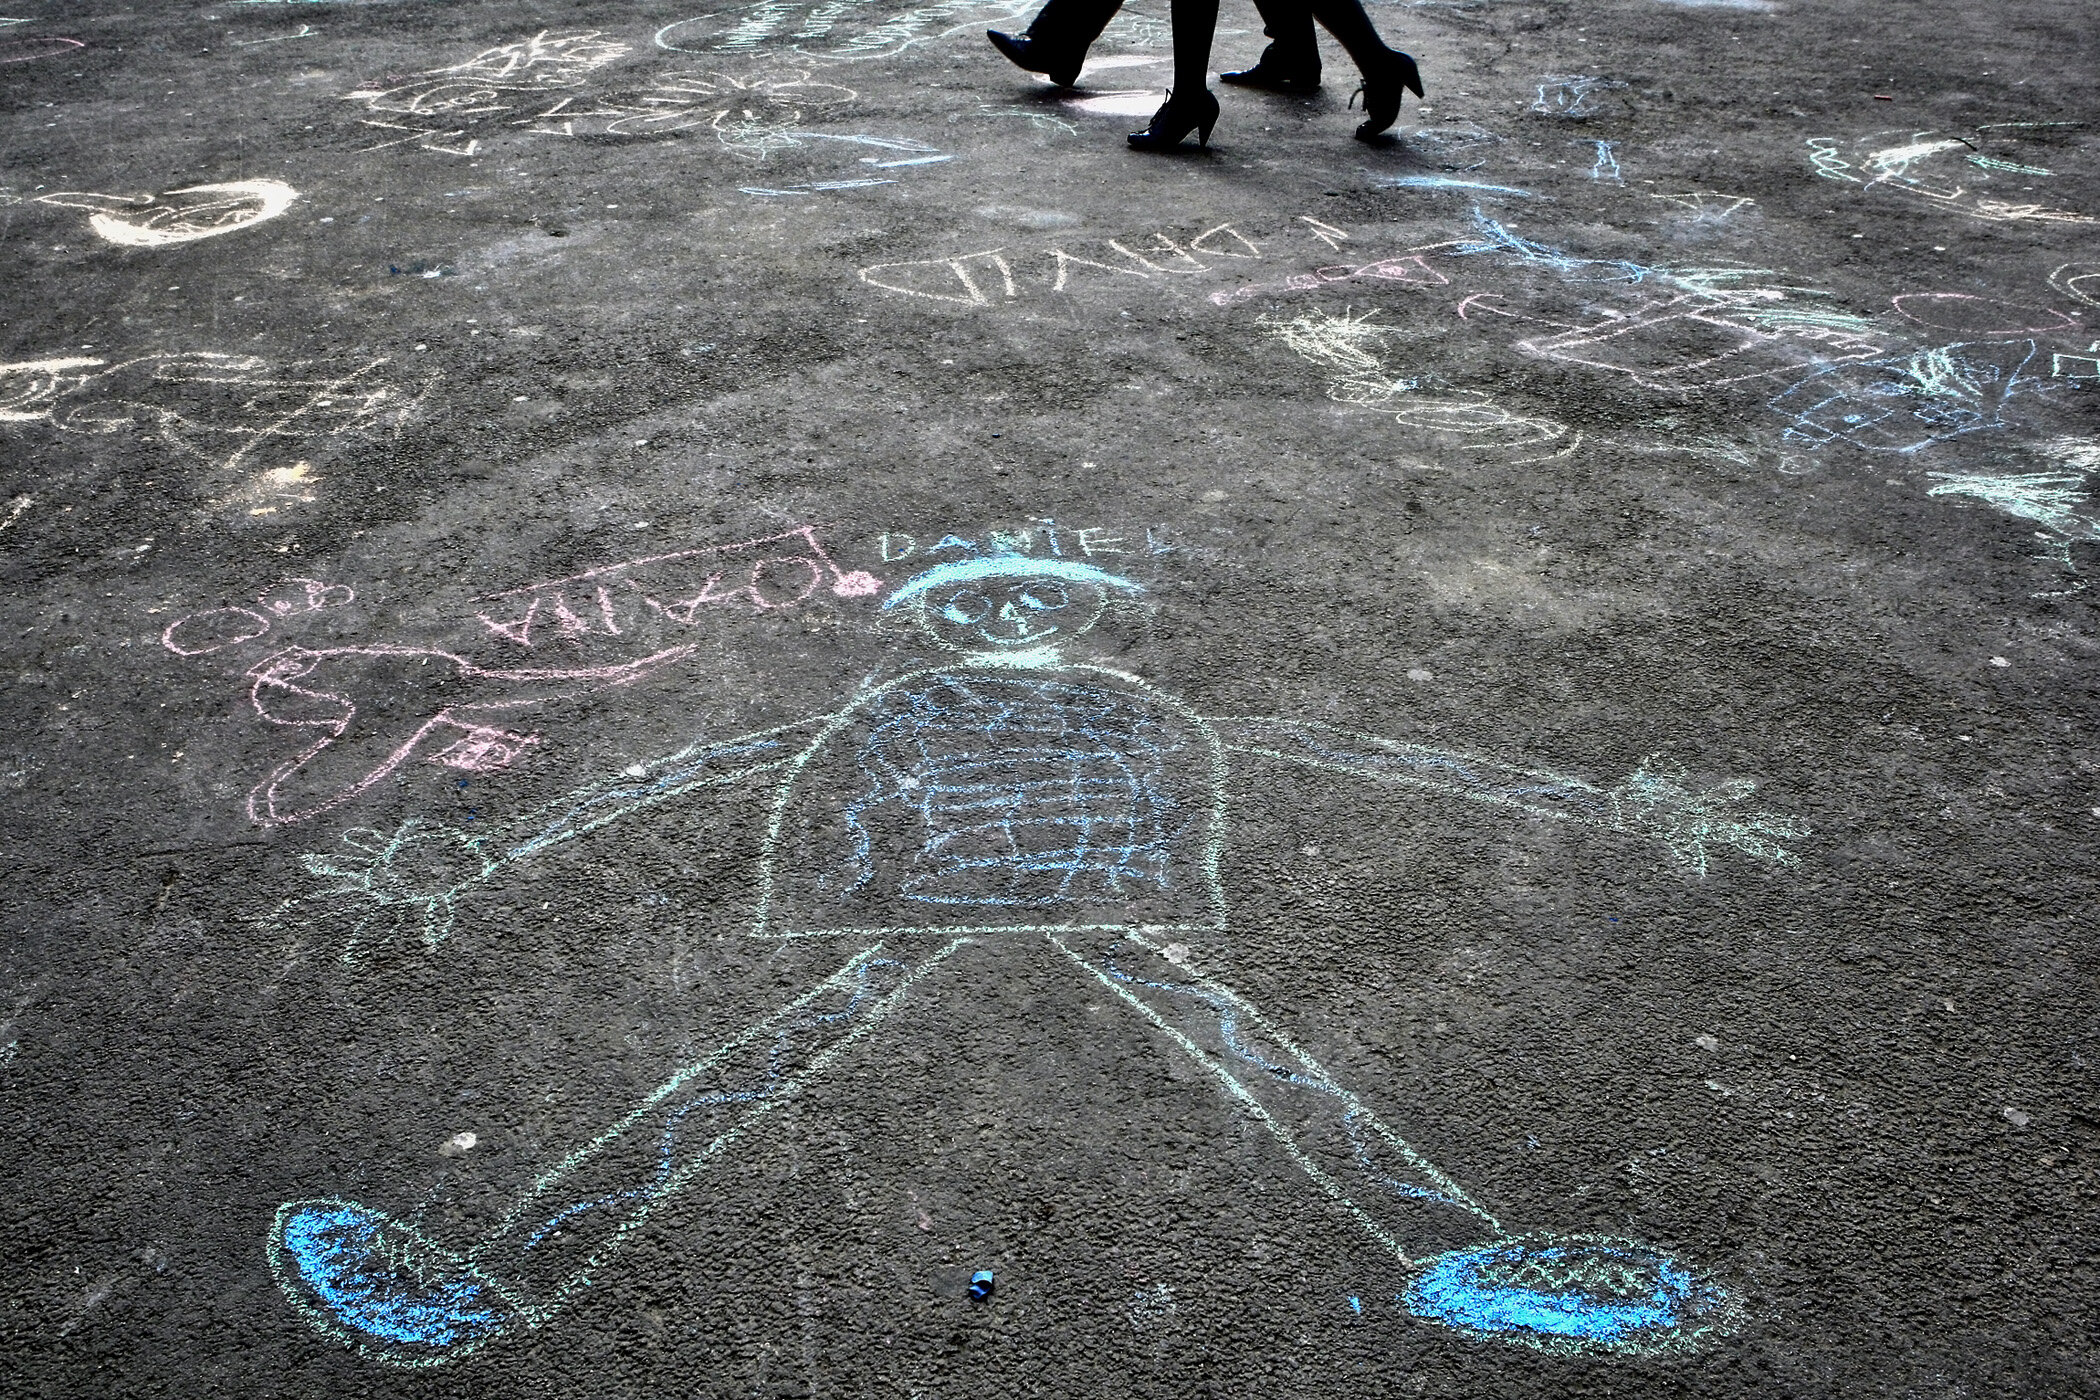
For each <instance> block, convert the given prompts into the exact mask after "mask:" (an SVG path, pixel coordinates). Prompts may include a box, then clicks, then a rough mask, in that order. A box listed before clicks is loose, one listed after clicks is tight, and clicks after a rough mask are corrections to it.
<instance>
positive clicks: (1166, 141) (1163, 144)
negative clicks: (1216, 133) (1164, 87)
mask: <svg viewBox="0 0 2100 1400" xmlns="http://www.w3.org/2000/svg"><path fill="white" fill-rule="evenodd" d="M1217 124H1218V99H1217V98H1216V97H1215V96H1213V95H1212V94H1211V93H1210V92H1208V91H1205V92H1203V93H1201V94H1200V95H1198V96H1196V97H1193V98H1188V99H1184V100H1181V101H1176V100H1175V97H1174V94H1173V93H1171V92H1170V93H1168V94H1167V100H1166V103H1165V104H1164V105H1163V106H1161V108H1160V109H1159V110H1158V111H1157V112H1154V113H1153V114H1152V123H1151V125H1149V126H1147V127H1146V128H1145V129H1144V130H1143V131H1133V132H1131V133H1130V144H1131V145H1132V146H1133V147H1135V148H1136V149H1138V150H1140V151H1171V150H1173V149H1174V148H1175V147H1177V146H1179V145H1180V144H1181V143H1182V142H1183V141H1185V140H1187V139H1188V134H1189V133H1190V132H1192V131H1193V132H1195V133H1196V144H1197V145H1199V146H1208V145H1209V144H1210V129H1211V128H1212V127H1214V126H1216V125H1217Z"/></svg>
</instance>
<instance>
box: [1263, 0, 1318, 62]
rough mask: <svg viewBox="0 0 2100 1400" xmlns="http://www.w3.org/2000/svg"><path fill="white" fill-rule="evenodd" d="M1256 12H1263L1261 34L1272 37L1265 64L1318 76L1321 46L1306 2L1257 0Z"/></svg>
mask: <svg viewBox="0 0 2100 1400" xmlns="http://www.w3.org/2000/svg"><path fill="white" fill-rule="evenodd" d="M1254 8H1255V9H1257V10H1259V11H1260V12H1261V32H1262V33H1264V34H1266V35H1268V36H1269V47H1268V48H1267V49H1266V50H1264V51H1263V53H1262V56H1261V61H1262V62H1263V63H1267V64H1273V65H1275V67H1276V68H1278V69H1280V70H1281V71H1283V72H1286V73H1303V74H1305V75H1307V76H1308V77H1310V76H1315V75H1317V74H1318V73H1319V71H1320V45H1319V41H1318V40H1317V39H1315V38H1314V37H1313V17H1312V11H1311V10H1310V9H1308V8H1307V7H1306V4H1305V0H1254Z"/></svg>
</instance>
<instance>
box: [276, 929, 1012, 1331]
mask: <svg viewBox="0 0 2100 1400" xmlns="http://www.w3.org/2000/svg"><path fill="white" fill-rule="evenodd" d="M969 941H970V940H968V939H966V938H957V939H953V940H952V941H949V942H947V943H946V944H944V945H943V946H941V947H939V948H938V949H936V950H935V951H934V952H932V953H931V954H929V955H926V956H924V957H921V958H917V959H912V958H910V957H907V956H901V955H900V954H901V949H897V948H892V947H889V946H887V945H885V944H876V945H874V946H872V947H868V948H864V949H862V950H861V951H860V952H859V953H857V954H855V955H854V956H853V957H852V958H851V959H849V960H848V961H847V962H846V963H845V965H844V966H842V967H840V968H839V969H838V971H836V972H834V973H833V974H832V975H831V976H830V977H828V978H826V979H825V980H824V981H823V982H821V983H819V984H818V985H817V986H815V987H814V988H812V989H811V990H810V991H808V992H807V993H805V994H804V995H802V996H801V997H798V998H797V999H796V1000H794V1001H793V1002H790V1003H789V1004H788V1005H786V1006H784V1007H782V1008H781V1009H780V1010H779V1011H777V1012H775V1013H774V1014H773V1015H771V1016H768V1017H766V1018H765V1019H764V1020H761V1021H759V1022H757V1023H756V1024H754V1025H752V1026H750V1027H748V1028H747V1029H745V1030H744V1031H743V1032H742V1033H740V1034H739V1035H737V1036H736V1037H735V1038H733V1039H731V1040H730V1041H729V1042H727V1043H726V1044H724V1045H722V1046H721V1047H720V1048H719V1049H717V1050H716V1051H714V1052H713V1053H712V1054H710V1055H708V1056H707V1057H706V1058H705V1059H702V1060H699V1061H696V1062H695V1063H693V1064H690V1065H686V1066H684V1067H683V1068H681V1069H679V1070H678V1071H677V1072H676V1073H675V1074H673V1075H672V1076H671V1077H670V1078H669V1079H667V1080H665V1081H664V1083H663V1084H662V1085H660V1086H658V1088H657V1089H656V1090H655V1092H653V1093H651V1094H650V1095H649V1097H648V1098H646V1099H645V1100H643V1101H642V1103H641V1105H640V1106H639V1107H637V1108H636V1109H635V1110H634V1111H633V1112H631V1113H629V1114H628V1115H627V1116H626V1117H625V1118H623V1119H621V1120H620V1121H619V1122H617V1123H615V1124H613V1125H612V1126H611V1127H608V1128H607V1129H606V1130H605V1131H603V1132H601V1133H599V1134H598V1135H597V1136H596V1137H594V1138H593V1139H591V1141H590V1142H588V1143H587V1144H585V1145H584V1146H583V1147H581V1148H578V1149H577V1150H576V1151H575V1152H572V1153H570V1154H569V1156H568V1157H566V1158H565V1159H563V1160H562V1161H561V1162H560V1163H559V1164H558V1165H556V1166H555V1167H554V1168H553V1169H552V1170H550V1171H548V1172H546V1173H545V1174H543V1175H542V1176H541V1177H540V1178H539V1180H537V1181H535V1182H534V1183H533V1184H532V1186H531V1188H530V1189H529V1190H527V1191H526V1192H525V1194H524V1195H523V1196H522V1197H521V1198H520V1199H519V1201H518V1203H517V1204H516V1205H514V1206H513V1207H512V1208H511V1209H510V1211H509V1212H508V1213H507V1214H506V1215H505V1216H504V1217H503V1219H502V1220H501V1221H500V1222H498V1224H497V1225H496V1226H495V1228H494V1229H492V1230H490V1231H489V1232H488V1233H487V1234H486V1235H485V1236H484V1237H483V1238H482V1239H481V1240H480V1241H479V1242H477V1243H475V1244H474V1245H473V1246H472V1247H471V1248H469V1249H467V1250H466V1251H465V1252H464V1253H459V1252H455V1251H453V1250H451V1249H449V1248H447V1247H446V1246H444V1245H442V1244H439V1243H438V1242H437V1241H435V1240H432V1239H430V1238H429V1237H428V1236H426V1235H424V1234H423V1233H422V1232H421V1231H420V1230H418V1229H416V1228H415V1226H413V1225H412V1224H409V1223H408V1222H405V1221H401V1220H397V1219H394V1218H393V1217H391V1216H389V1215H387V1214H385V1213H384V1212H382V1211H379V1210H375V1209H373V1208H372V1207H370V1206H365V1205H360V1204H358V1203H357V1202H355V1201H346V1200H338V1199H333V1198H322V1199H313V1200H303V1201H291V1202H288V1203H287V1204H285V1205H284V1206H282V1207H280V1208H279V1209H278V1212H277V1218H276V1220H275V1222H274V1223H273V1225H272V1226H271V1230H270V1238H269V1257H270V1267H271V1270H272V1272H273V1273H274V1274H275V1275H276V1278H277V1282H278V1285H279V1287H281V1288H282V1289H283V1290H284V1293H285V1296H286V1297H288V1298H289V1299H290V1300H291V1301H292V1303H293V1304H294V1305H295V1306H297V1307H298V1308H299V1310H300V1311H301V1312H302V1313H304V1314H305V1315H306V1318H307V1320H308V1321H309V1322H311V1323H313V1325H314V1326H315V1327H316V1328H318V1329H319V1330H320V1331H322V1332H324V1333H326V1334H327V1335H328V1336H331V1337H333V1338H335V1339H336V1340H337V1341H340V1342H343V1343H345V1344H346V1345H349V1346H352V1347H355V1348H356V1349H357V1350H358V1351H359V1352H360V1353H362V1354H363V1355H365V1356H367V1357H369V1358H371V1359H373V1360H375V1361H382V1362H386V1363H389V1364H392V1365H399V1366H435V1365H442V1364H443V1363H445V1362H447V1361H452V1360H455V1359H457V1358H458V1357H461V1356H464V1355H466V1354H468V1353H470V1352H472V1351H475V1350H477V1349H479V1348H480V1347H482V1346H483V1345H485V1344H487V1343H488V1342H489V1341H490V1340H492V1339H493V1338H495V1337H497V1336H499V1335H501V1334H502V1333H504V1332H506V1331H509V1330H511V1329H513V1328H514V1327H516V1326H518V1325H520V1324H523V1325H524V1326H527V1327H537V1326H539V1325H540V1324H541V1323H543V1322H545V1321H546V1320H547V1319H548V1318H549V1317H551V1316H553V1314H554V1313H555V1311H556V1310H557V1309H558V1308H559V1307H560V1306H561V1304H562V1302H563V1301H564V1300H565V1299H566V1298H567V1297H568V1296H569V1295H570V1294H571V1293H573V1292H575V1291H576V1290H577V1289H579V1288H582V1287H584V1286H585V1285H587V1284H588V1283H589V1282H590V1279H591V1273H592V1271H593V1270H594V1269H596V1268H598V1267H599V1266H600V1265H602V1264H604V1263H605V1261H606V1260H607V1259H609V1258H610V1257H611V1256H612V1254H613V1253H614V1251H616V1250H617V1249H619V1247H620V1246H621V1245H622V1244H623V1243H624V1242H625V1241H626V1239H627V1237H628V1235H629V1234H630V1233H632V1232H633V1231H634V1230H635V1229H636V1228H637V1227H639V1226H640V1225H641V1224H642V1222H643V1221H645V1220H647V1219H648V1218H649V1214H650V1212H651V1211H652V1210H653V1209H654V1208H655V1206H656V1204H657V1203H658V1202H660V1201H663V1200H665V1199H666V1198H668V1197H670V1196H673V1195H675V1194H676V1193H678V1192H679V1191H681V1190H683V1189H684V1188H685V1187H686V1186H688V1185H690V1184H691V1183H692V1181H693V1180H694V1178H695V1177H697V1176H698V1175H699V1174H700V1173H701V1172H703V1171H706V1170H708V1169H709V1168H711V1167H713V1166H715V1165H716V1164H718V1163H720V1162H721V1161H722V1160H723V1158H724V1156H725V1155H726V1154H727V1153H728V1151H729V1149H730V1148H732V1147H733V1146H735V1145H736V1144H737V1143H738V1142H739V1141H741V1140H743V1139H744V1138H746V1137H749V1136H751V1135H752V1134H753V1133H754V1132H756V1131H757V1130H758V1129H759V1128H760V1127H761V1126H762V1124H763V1123H764V1120H765V1119H766V1118H767V1117H768V1116H769V1115H771V1114H772V1112H773V1110H774V1109H775V1108H777V1107H778V1106H779V1105H780V1104H782V1103H784V1102H786V1101H787V1100H788V1099H791V1098H793V1097H794V1096H795V1095H796V1094H798V1093H800V1092H801V1091H802V1089H803V1088H804V1086H805V1085H807V1084H808V1083H809V1081H810V1080H811V1079H812V1078H813V1077H815V1076H817V1075H819V1074H822V1073H823V1072H824V1071H825V1070H826V1069H827V1068H828V1067H829V1066H830V1065H831V1064H832V1063H833V1062H834V1061H836V1060H837V1059H838V1058H839V1057H840V1056H841V1055H843V1054H844V1053H845V1052H846V1051H847V1050H848V1049H850V1048H851V1047H852V1046H853V1045H855V1044H857V1043H858V1042H859V1041H860V1040H862V1039H863V1038H865V1037H866V1036H867V1035H868V1034H869V1033H870V1032H871V1031H872V1030H874V1028H875V1027H876V1026H877V1025H878V1024H879V1023H880V1022H881V1021H883V1020H884V1019H885V1018H886V1017H888V1016H889V1015H890V1013H891V1012H893V1011H894V1010H896V1009H897V1007H898V1006H899V1005H900V1004H902V1002H903V1001H904V999H905V998H906V996H907V995H909V993H910V992H911V990H912V988H913V986H914V984H915V983H917V982H918V981H919V980H920V979H921V978H922V977H924V976H925V975H926V974H928V973H930V972H931V971H933V969H934V968H935V967H936V966H938V965H939V964H940V963H941V962H943V961H945V960H946V959H947V957H948V956H949V955H950V954H952V953H953V952H955V950H956V949H958V948H960V947H961V946H962V945H963V944H965V943H967V942H969Z"/></svg>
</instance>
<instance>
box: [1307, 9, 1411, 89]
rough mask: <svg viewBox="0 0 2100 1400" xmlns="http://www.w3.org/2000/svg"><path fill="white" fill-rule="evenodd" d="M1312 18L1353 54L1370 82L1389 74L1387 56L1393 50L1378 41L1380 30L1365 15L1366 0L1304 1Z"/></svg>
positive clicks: (1359, 69) (1358, 66) (1353, 57)
mask: <svg viewBox="0 0 2100 1400" xmlns="http://www.w3.org/2000/svg"><path fill="white" fill-rule="evenodd" d="M1304 3H1305V7H1306V9H1307V10H1309V11H1310V12H1311V14H1312V17H1313V18H1314V19H1316V20H1318V21H1319V22H1320V23H1321V24H1323V25H1325V26H1326V27H1327V32H1328V33H1329V34H1332V35H1333V36H1334V37H1335V40H1336V42H1337V43H1339V44H1340V45H1341V46H1342V47H1343V48H1345V49H1347V50H1348V51H1349V57H1350V58H1352V59H1354V60H1356V67H1357V71H1359V72H1361V73H1362V74H1363V75H1364V76H1365V77H1366V78H1372V77H1377V76H1381V75H1383V74H1384V72H1385V56H1386V54H1387V53H1388V52H1390V50H1388V49H1387V48H1386V46H1385V40H1383V39H1381V38H1379V37H1378V28H1377V26H1376V25H1374V24H1372V23H1371V17H1370V16H1369V15H1367V14H1365V13H1364V7H1363V4H1362V0H1304Z"/></svg>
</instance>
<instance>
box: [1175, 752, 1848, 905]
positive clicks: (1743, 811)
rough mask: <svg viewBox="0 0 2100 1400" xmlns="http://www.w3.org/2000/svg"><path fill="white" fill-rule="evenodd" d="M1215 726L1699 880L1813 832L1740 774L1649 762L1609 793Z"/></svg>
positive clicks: (1457, 757) (1314, 763) (1511, 768)
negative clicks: (1620, 848) (1642, 840)
mask: <svg viewBox="0 0 2100 1400" xmlns="http://www.w3.org/2000/svg"><path fill="white" fill-rule="evenodd" d="M1210 724H1211V726H1212V728H1213V729H1214V730H1215V731H1216V732H1217V735H1218V739H1219V742H1220V743H1221V744H1222V745H1223V746H1224V747H1225V748H1226V749H1228V750H1230V751H1232V752H1234V753H1241V754H1247V755H1249V756H1251V757H1256V758H1265V759H1270V760H1274V761H1278V762H1284V763H1295V764H1299V765H1302V766H1304V767H1308V768H1318V769H1322V770H1325V771H1327V772H1333V773H1345V774H1347V775H1349V776H1351V777H1356V778H1364V779H1368V780H1369V781H1372V782H1379V783H1392V784H1398V785H1402V786H1408V787H1418V788H1423V789H1426V790H1428V791H1431V792H1436V793H1441V794H1444V795H1448V796H1454V797H1462V798H1465V799H1467V800H1468V801H1473V802H1485V803H1490V804H1493V805H1495V806H1500V807H1508V808H1513V809H1516V810H1518V811H1521V812H1524V813H1526V814H1527V815H1530V816H1538V817H1549V818H1552V819H1555V820H1559V821H1576V822H1582V823H1584V824H1585V825H1589V826H1601V827H1606V828H1609V829H1610V830H1613V831H1624V832H1629V833H1632V834H1635V835H1639V836H1645V837H1649V838H1651V839H1653V840H1658V841H1661V842H1662V843H1663V844H1664V845H1665V846H1667V847H1668V848H1669V850H1670V853H1671V855H1673V856H1674V857H1675V858H1676V859H1677V860H1678V861H1680V862H1681V863H1683V864H1685V865H1687V866H1689V867H1691V869H1692V870H1693V871H1694V872H1695V873H1697V874H1700V875H1704V874H1705V873H1706V866H1707V857H1708V854H1709V852H1710V851H1711V850H1713V849H1715V848H1720V847H1733V848H1735V849H1736V850H1738V851H1741V852H1743V853H1744V854H1746V855H1750V856H1754V857H1756V858H1757V859H1759V860H1765V861H1771V862H1773V863H1775V864H1782V865H1783V864H1791V863H1793V861H1794V859H1795V857H1794V856H1793V855H1792V854H1791V853H1790V852H1789V851H1788V850H1787V849H1786V848H1785V847H1784V846H1783V845H1781V844H1780V842H1781V841H1783V840H1792V839H1797V838H1799V837H1802V836H1805V835H1807V834H1808V828H1807V827H1805V826H1803V825H1802V824H1801V823H1799V822H1797V821H1795V820H1794V819H1793V818H1791V817H1780V816H1775V815H1773V814H1771V813H1769V812H1762V811H1758V810H1756V809H1754V808H1744V807H1742V806H1741V805H1740V804H1741V803H1742V802H1743V801H1744V799H1746V798H1748V797H1749V796H1750V794H1751V793H1752V792H1754V791H1756V784H1755V783H1752V782H1750V781H1749V780H1747V779H1741V778H1738V779H1731V780H1729V781H1727V782H1723V783H1718V784H1715V785H1714V786H1712V787H1708V788H1697V787H1693V786H1691V784H1690V781H1689V778H1688V775H1687V774H1686V773H1685V772H1684V770H1683V769H1682V768H1680V767H1677V766H1675V765H1672V764H1670V763H1668V762H1667V761H1665V760H1662V759H1660V758H1658V757H1655V756H1651V757H1649V758H1647V759H1644V760H1643V761H1642V762H1641V764H1640V765H1639V766H1638V767H1637V768H1635V769H1634V771H1633V773H1632V774H1630V775H1629V776H1628V777H1627V778H1626V779H1625V780H1624V781H1623V782H1621V783H1619V784H1618V785H1616V786H1614V787H1610V788H1604V787H1599V786H1598V785H1597V784H1595V783H1592V782H1590V781H1588V780H1587V779H1584V778H1577V777H1571V776H1569V775H1567V774H1565V773H1555V772H1552V771H1551V770H1548V769H1543V768H1519V767H1516V766H1515V765H1512V764H1507V763H1502V762H1498V761H1497V760H1495V759H1490V758H1482V757H1480V756H1479V755H1477V754H1468V753H1461V752H1458V751H1456V750H1451V749H1433V748H1428V747H1425V746H1423V745H1420V744H1404V743H1400V742H1398V741H1397V740H1392V739H1385V738H1380V737H1378V736H1377V735H1372V734H1357V733H1353V732H1351V731H1349V730H1346V729H1336V728H1334V727H1332V726H1330V725H1325V724H1318V723H1314V722H1312V721H1309V720H1289V719H1267V718H1257V717H1251V716H1250V717H1230V718H1222V719H1217V718H1214V719H1212V720H1211V721H1210Z"/></svg>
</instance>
